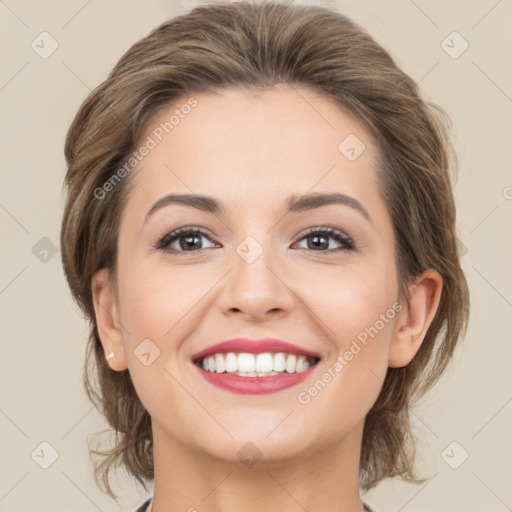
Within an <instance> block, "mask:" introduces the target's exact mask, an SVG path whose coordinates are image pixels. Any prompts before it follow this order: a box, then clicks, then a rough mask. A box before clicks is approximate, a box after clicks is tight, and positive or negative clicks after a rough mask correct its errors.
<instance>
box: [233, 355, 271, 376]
mask: <svg viewBox="0 0 512 512" xmlns="http://www.w3.org/2000/svg"><path fill="white" fill-rule="evenodd" d="M239 357H240V356H239ZM272 366H273V361H272V354H271V353H270V352H265V353H263V354H258V355H257V356H256V371H257V372H264V373H268V372H271V371H272Z"/></svg>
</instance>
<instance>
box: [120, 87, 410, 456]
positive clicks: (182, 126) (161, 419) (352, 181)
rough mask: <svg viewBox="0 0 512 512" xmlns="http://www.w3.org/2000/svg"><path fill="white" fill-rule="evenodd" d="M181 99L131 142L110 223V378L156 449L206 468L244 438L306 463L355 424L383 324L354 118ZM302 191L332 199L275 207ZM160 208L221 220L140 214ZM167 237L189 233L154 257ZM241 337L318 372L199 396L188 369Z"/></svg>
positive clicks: (371, 195) (383, 256) (237, 99)
mask: <svg viewBox="0 0 512 512" xmlns="http://www.w3.org/2000/svg"><path fill="white" fill-rule="evenodd" d="M194 98H195V99H196V101H197V104H196V105H195V106H194V107H191V108H190V109H188V108H185V109H180V107H181V106H182V105H185V104H186V102H187V100H188V99H189V98H188V97H186V98H184V99H183V101H182V102H178V103H177V104H176V105H174V106H173V107H172V108H169V109H166V110H165V111H162V112H161V113H159V114H158V116H157V117H155V118H154V119H153V120H152V122H151V123H150V126H149V127H148V131H147V132H146V134H145V135H144V137H143V140H142V141H141V146H142V144H145V143H147V144H148V146H147V147H150V146H151V148H150V149H149V150H148V152H147V155H146V156H145V157H144V158H143V159H142V162H141V163H140V164H139V166H140V169H138V170H137V174H136V175H134V176H132V178H134V179H135V182H134V185H135V186H134V188H133V190H132V192H131V194H130V196H129V199H128V202H127V204H126V206H125V209H124V211H123V215H122V219H121V224H120V232H119V239H118V243H119V245H118V297H119V303H118V306H117V308H116V310H115V311H114V312H113V316H115V317H116V318H117V319H118V321H119V324H120V325H121V326H122V329H121V330H120V336H122V347H121V350H120V351H119V350H118V349H117V350H116V359H115V360H112V362H111V364H117V365H118V366H117V367H116V369H122V367H120V366H119V365H123V361H125V363H126V364H125V365H124V367H125V368H126V367H128V368H129V370H130V374H131V377H132V379H133V382H134V385H135V388H136V391H137V393H138V395H139V397H140V399H141V401H142V403H143V404H144V406H145V407H146V409H147V410H148V412H149V414H150V415H151V417H152V422H153V429H154V434H155V435H157V433H158V435H159V436H161V439H163V438H165V439H167V442H170V443H178V444H179V445H180V446H184V445H186V446H189V447H193V448H194V450H199V451H201V452H204V453H208V454H210V455H211V456H213V457H215V458H218V459H223V460H237V458H239V457H240V454H239V453H238V452H239V450H240V448H241V447H242V446H244V445H245V443H248V442H250V443H252V444H253V445H255V446H256V447H257V449H258V451H259V452H260V455H259V456H261V457H262V458H263V459H266V460H270V459H277V458H279V459H281V460H282V459H286V458H288V457H292V456H293V457H297V456H301V455H307V454H308V453H314V452H315V451H318V450H319V449H321V448H325V447H328V446H331V445H333V443H336V442H338V441H340V440H342V439H343V438H344V437H345V436H346V435H347V434H348V433H349V432H351V431H353V429H355V428H356V427H357V428H360V427H361V426H362V420H363V419H364V417H365V415H366V413H367V412H368V411H369V410H370V408H371V407H372V405H373V403H374V402H375V400H376V398H377V396H378V394H379V391H380V389H381V386H382V382H383V380H384V377H385V374H386V370H387V368H388V362H389V350H390V344H391V341H392V339H393V337H394V334H395V333H396V332H397V331H398V329H399V327H400V326H399V325H398V321H397V319H398V316H399V315H398V313H397V312H398V311H399V309H400V308H401V306H400V305H398V303H397V299H398V283H397V270H396V268H395V259H394V237H393V229H392V223H391V219H390V216H389V214H388V211H387V209H386V206H385V204H384V202H383V200H382V198H381V196H380V194H379V189H378V186H377V182H376V174H375V173H376V170H375V158H376V148H375V146H374V144H373V143H372V140H370V137H369V134H368V132H367V131H366V130H365V129H364V128H363V126H362V125H361V124H360V123H359V122H357V121H356V120H354V119H353V118H352V117H350V116H348V115H347V114H346V113H344V112H343V111H342V110H340V109H339V108H338V107H336V106H335V105H334V104H333V103H331V102H330V101H329V100H327V99H325V98H323V97H321V96H320V95H319V94H317V93H313V92H311V91H309V90H306V89H303V88H299V89H294V88H291V87H288V86H284V85H280V86H278V87H275V88H274V89H272V90H268V91H266V92H264V93H262V94H259V95H248V94H247V93H245V92H243V91H242V90H239V89H234V88H233V89H225V90H223V91H222V92H221V93H218V94H197V95H195V96H194ZM176 109H178V111H179V113H180V114H178V115H177V117H176V118H175V122H176V119H179V122H177V123H176V124H175V126H174V127H173V128H172V130H170V129H169V125H167V131H168V133H166V131H165V130H163V129H162V126H163V125H164V124H165V122H168V121H169V118H170V117H171V116H172V115H173V114H176V113H175V110H176ZM184 112H188V114H185V113H184ZM157 134H158V136H157ZM148 137H150V138H151V139H152V141H153V142H154V143H155V144H156V145H155V147H152V146H153V143H151V142H149V139H148ZM159 138H161V140H159ZM133 172H135V171H133ZM313 193H314V194H333V193H337V194H340V195H343V196H346V198H345V200H344V201H342V202H332V203H325V204H323V205H321V204H320V202H318V203H316V204H315V203H313V202H309V203H305V206H308V205H309V207H305V208H296V209H292V211H288V201H289V200H290V198H292V199H293V200H294V201H301V200H304V198H305V197H306V196H307V195H309V194H313ZM169 194H186V195H191V196H193V197H195V198H198V197H199V196H208V197H209V198H213V199H214V200H215V201H217V202H218V204H219V205H220V209H219V211H217V212H215V213H212V212H210V211H205V210H203V209H200V208H195V207H192V206H187V205H184V204H179V203H172V202H168V203H167V204H164V205H163V206H162V205H161V206H160V207H159V208H157V209H155V210H153V211H152V213H151V214H150V215H149V216H148V215H147V214H148V212H149V211H150V210H152V207H153V205H155V203H157V202H158V201H160V200H162V198H165V197H166V196H168V195H169ZM347 198H349V199H347ZM365 212H366V213H365ZM180 228H194V229H197V230H199V231H201V233H199V234H197V233H196V234H194V233H192V234H191V233H187V230H184V232H183V233H182V235H181V238H176V239H174V240H171V241H169V240H167V241H168V242H169V243H168V245H167V247H163V246H162V247H161V248H155V247H157V246H158V244H159V241H160V240H161V239H162V238H163V237H165V236H166V235H168V234H169V233H172V232H174V231H175V230H178V229H180ZM311 228H314V229H311ZM326 228H329V229H331V230H332V232H331V233H322V232H321V231H322V230H324V229H326ZM308 231H309V232H310V233H308ZM319 231H320V232H319ZM338 233H339V235H340V236H341V238H338ZM347 239H348V240H349V241H348V242H347ZM240 337H242V338H248V339H249V340H252V341H254V340H259V339H262V338H270V337H271V338H277V339H279V340H283V341H286V342H288V343H291V344H294V345H297V346H298V347H301V348H302V349H305V350H307V351H310V352H314V353H316V354H318V355H319V357H320V361H319V362H318V363H317V364H316V365H314V366H312V367H311V368H310V369H309V370H308V371H307V372H306V373H305V378H304V379H303V380H302V382H299V383H295V384H294V385H291V386H289V387H284V388H281V389H278V390H275V391H273V392H266V393H262V394H255V393H252V392H249V393H241V392H236V391H235V390H228V389H225V388H222V387H218V386H216V385H213V384H212V383H211V382H210V381H209V380H207V379H206V378H205V375H204V374H205V371H204V370H202V369H200V368H199V367H198V366H197V365H196V364H194V362H193V361H192V356H194V355H195V354H197V353H199V352H200V351H203V350H204V349H207V348H208V347H211V346H213V345H215V344H217V343H220V342H222V341H225V340H230V339H233V338H240ZM123 349H124V353H123ZM114 361H115V363H114ZM329 376H330V377H329ZM285 377H286V375H285V376H284V377H283V376H270V377H266V380H267V381H268V380H269V379H280V381H281V382H284V380H283V379H284V378H285ZM241 378H245V379H251V380H252V381H253V382H254V381H255V380H256V379H255V378H254V377H241ZM276 382H277V380H276ZM315 386H316V387H315ZM251 389H252V388H251ZM315 390H316V392H315ZM237 454H238V455H237Z"/></svg>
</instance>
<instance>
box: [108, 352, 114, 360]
mask: <svg viewBox="0 0 512 512" xmlns="http://www.w3.org/2000/svg"><path fill="white" fill-rule="evenodd" d="M113 357H115V356H114V352H110V354H109V355H108V356H107V357H106V359H107V361H108V360H109V359H112V358H113Z"/></svg>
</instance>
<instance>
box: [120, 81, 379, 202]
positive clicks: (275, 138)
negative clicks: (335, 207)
mask: <svg viewBox="0 0 512 512" xmlns="http://www.w3.org/2000/svg"><path fill="white" fill-rule="evenodd" d="M191 98H192V99H193V102H191V101H190V100H191ZM190 105H194V106H193V107H191V106H190ZM185 107H186V108H185ZM150 140H151V146H152V149H151V150H150V151H149V152H148V153H147V155H146V156H145V157H144V158H143V159H142V161H141V163H140V164H139V166H138V169H137V170H136V172H135V176H133V177H132V178H134V187H133V191H132V192H131V196H133V197H131V198H130V200H129V201H132V202H136V204H137V205H138V206H140V207H141V208H145V210H146V211H147V209H148V207H150V206H151V204H152V203H153V202H154V201H155V200H157V199H159V198H160V197H161V196H163V195H165V193H170V192H177V193H196V194H204V195H210V196H217V197H219V198H220V199H221V200H222V201H223V202H224V201H226V202H227V203H229V204H230V205H235V204H241V203H243V205H245V206H246V207H249V205H254V206H255V207H257V205H259V207H260V208H261V207H262V206H263V203H266V204H269V202H271V201H273V200H274V199H275V200H276V201H280V200H282V197H283V196H284V195H285V196H286V197H288V196H289V195H292V194H301V193H302V194H305V193H307V192H315V191H319V192H320V191H338V192H343V193H350V194H351V195H357V196H359V197H358V199H359V200H360V201H361V202H364V201H367V202H375V201H376V199H377V198H376V195H378V190H377V185H376V180H375V160H376V151H377V149H376V147H375V145H374V143H373V141H372V140H371V137H370V135H369V133H368V132H367V130H366V129H365V128H364V126H363V125H362V123H360V122H359V121H358V120H357V119H356V118H355V117H353V116H352V115H350V114H348V113H347V112H345V111H344V110H343V109H342V108H341V107H340V106H338V105H337V104H335V103H334V102H332V101H331V100H329V99H328V98H326V97H324V96H323V95H321V94H320V93H319V92H317V91H313V90H311V89H306V88H299V87H296V86H293V87H292V86H288V85H284V84H280V85H278V86H276V87H274V88H272V89H268V90H265V91H247V90H242V89H238V88H227V89H222V90H220V91H218V92H215V93H214V92H209V93H200V94H194V95H190V96H184V97H183V98H181V99H180V100H178V101H176V102H175V103H174V104H173V105H172V106H168V107H165V108H162V109H161V110H160V111H159V112H158V113H157V114H156V115H155V116H154V117H153V118H152V119H151V120H150V122H149V123H148V124H147V127H146V131H145V134H144V135H143V137H142V141H141V142H142V143H148V141H150Z"/></svg>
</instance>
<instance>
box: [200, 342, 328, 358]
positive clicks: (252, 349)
mask: <svg viewBox="0 0 512 512" xmlns="http://www.w3.org/2000/svg"><path fill="white" fill-rule="evenodd" d="M228 352H245V353H249V354H259V353H261V352H284V353H287V354H297V355H303V356H307V357H316V358H318V359H320V355H319V354H317V353H316V352H312V351H311V350H306V349H305V348H302V347H299V346H298V345H294V344H293V343H289V342H287V341H282V340H278V339H275V338H263V339H259V340H252V339H249V338H233V339H231V340H227V341H223V342H221V343H217V344H215V345H212V346H210V347H207V348H205V349H204V350H201V351H200V352H197V353H196V354H194V355H193V356H192V360H193V361H194V362H197V361H198V360H200V359H204V358H205V357H207V356H211V355H213V354H220V353H224V354H225V353H228Z"/></svg>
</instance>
